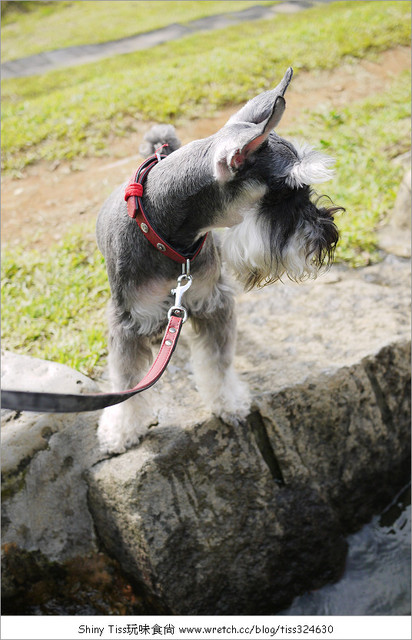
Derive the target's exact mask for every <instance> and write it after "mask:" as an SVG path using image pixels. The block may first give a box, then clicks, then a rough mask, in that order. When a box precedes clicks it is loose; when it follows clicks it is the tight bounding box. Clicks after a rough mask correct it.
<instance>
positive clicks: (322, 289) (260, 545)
mask: <svg viewBox="0 0 412 640" xmlns="http://www.w3.org/2000/svg"><path fill="white" fill-rule="evenodd" d="M409 273H410V269H409V264H408V263H407V262H406V261H404V260H400V259H397V258H394V257H392V256H389V257H387V258H386V260H385V261H384V262H383V263H381V264H380V265H376V266H374V267H369V268H366V269H362V270H359V271H350V270H347V269H344V268H339V267H336V268H335V269H333V270H332V271H331V272H330V273H329V274H328V275H327V276H326V277H325V278H324V279H323V280H322V279H320V280H319V281H317V282H315V283H310V284H309V283H308V284H307V285H304V286H296V285H292V284H290V285H285V286H281V285H280V286H278V287H268V288H266V289H263V290H262V291H257V292H254V293H253V294H247V295H241V296H240V297H239V304H238V306H239V339H238V349H237V357H236V361H237V362H236V363H237V368H238V370H240V372H241V374H242V375H243V376H244V377H245V378H246V379H247V380H248V382H249V383H250V384H251V386H252V389H253V395H254V402H255V410H254V412H253V414H252V415H251V416H250V417H249V421H248V424H247V425H246V426H244V427H243V428H242V429H240V430H233V429H231V428H230V427H227V426H226V425H224V424H222V423H220V422H218V421H215V420H209V419H208V416H207V414H206V412H205V410H204V409H202V408H201V407H200V408H199V409H198V410H197V413H196V408H197V402H198V400H196V395H195V389H194V384H193V380H192V377H191V373H190V365H188V363H187V350H186V349H187V347H186V344H185V339H184V338H183V340H182V344H181V345H180V346H179V347H178V349H179V352H178V353H176V357H175V358H174V360H173V364H172V368H171V369H170V370H169V371H168V373H167V374H166V378H165V380H164V381H163V383H162V384H159V386H158V387H157V389H156V393H157V398H158V402H157V404H158V407H159V408H160V409H159V412H158V420H159V426H158V427H157V428H154V429H153V430H152V432H151V433H150V434H149V436H148V438H147V439H146V440H145V441H144V443H143V444H142V446H140V447H139V448H137V449H135V450H133V451H130V452H128V453H127V454H125V455H123V456H120V457H117V458H112V459H111V460H106V461H103V462H101V463H98V464H97V465H95V467H94V468H93V469H92V470H91V472H90V477H89V483H90V495H89V500H90V506H91V509H92V512H93V516H94V519H95V522H96V527H97V530H98V531H99V535H100V536H101V538H102V540H103V542H104V544H105V546H106V547H107V548H108V549H109V551H110V553H111V554H113V555H115V556H116V557H117V558H118V560H119V561H120V562H121V564H122V565H123V567H124V569H125V570H128V571H131V572H132V574H133V575H134V577H135V578H136V579H138V580H139V581H140V582H142V583H143V584H144V585H145V587H146V589H148V590H149V591H150V592H151V593H153V594H155V595H156V596H157V597H159V598H160V599H161V600H162V601H163V602H164V603H165V604H166V605H167V606H168V607H169V609H170V611H172V612H173V613H175V614H188V613H191V614H217V613H221V614H224V613H231V614H244V613H251V614H256V613H268V612H272V613H273V612H274V611H276V610H278V609H280V608H282V607H284V606H285V605H286V604H287V603H288V602H289V601H290V599H291V598H292V597H293V596H294V595H295V594H296V593H299V592H301V591H303V590H305V589H308V588H317V587H319V586H320V585H321V584H322V583H324V582H325V581H328V580H332V579H336V578H337V576H338V575H339V572H340V571H341V570H342V566H343V559H344V550H345V546H344V541H343V539H342V535H343V534H345V533H348V532H350V531H353V530H355V529H356V528H358V527H359V526H361V524H362V523H365V522H366V521H368V519H370V517H371V516H372V514H373V513H375V512H376V510H378V509H379V508H382V507H383V506H384V505H385V503H386V502H387V500H388V499H389V498H390V497H391V496H392V495H393V494H394V492H395V491H396V490H397V489H398V488H399V487H400V486H401V485H402V484H403V483H404V482H405V481H407V478H408V476H409V424H410V405H409V398H410V392H409V385H410V364H409V361H410V357H409V353H410V344H409V299H410V298H409V296H410V294H409ZM185 334H187V330H186V327H185ZM177 406H178V408H177ZM194 415H196V418H197V419H196V422H197V424H195V425H194V424H193V423H194ZM320 523H322V524H321V526H320Z"/></svg>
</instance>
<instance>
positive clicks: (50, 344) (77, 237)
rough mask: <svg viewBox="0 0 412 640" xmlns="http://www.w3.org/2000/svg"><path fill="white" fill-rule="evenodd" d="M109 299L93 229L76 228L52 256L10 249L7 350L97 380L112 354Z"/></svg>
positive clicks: (5, 265) (5, 262)
mask: <svg viewBox="0 0 412 640" xmlns="http://www.w3.org/2000/svg"><path fill="white" fill-rule="evenodd" d="M109 296H110V294H109V286H108V283H107V277H106V272H105V269H104V265H103V258H102V256H101V254H100V253H99V251H98V250H97V248H96V241H95V239H94V230H93V229H92V228H91V227H90V226H89V227H83V228H76V229H74V230H73V231H71V232H70V234H68V235H67V236H66V238H65V239H64V240H63V241H62V242H60V243H59V244H58V245H56V246H54V247H51V248H50V250H49V251H47V252H39V251H33V250H31V251H30V250H24V249H22V248H21V249H20V250H19V249H16V247H13V250H12V251H8V250H7V249H5V250H4V251H3V256H2V306H3V309H2V311H3V313H2V340H3V348H6V349H10V350H12V351H14V352H17V353H22V354H29V355H32V356H37V357H41V358H45V359H47V360H54V361H55V362H62V363H64V364H67V365H69V366H71V367H74V368H75V369H77V370H78V371H81V372H82V373H85V374H86V375H90V374H92V373H93V374H94V375H96V374H97V373H99V372H100V371H101V366H102V363H104V356H105V354H106V346H107V336H106V323H105V304H106V302H107V300H108V299H109Z"/></svg>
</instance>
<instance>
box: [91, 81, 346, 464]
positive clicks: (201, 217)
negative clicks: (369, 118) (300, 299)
mask: <svg viewBox="0 0 412 640" xmlns="http://www.w3.org/2000/svg"><path fill="white" fill-rule="evenodd" d="M292 73H293V71H292V69H291V68H290V69H288V70H287V72H286V74H285V76H284V78H283V80H282V81H281V83H280V84H279V85H278V86H277V87H276V88H275V89H273V90H271V91H267V92H265V93H262V94H260V95H258V96H256V97H255V98H253V99H252V100H250V101H249V102H248V103H247V104H246V105H245V106H244V107H243V108H242V109H240V111H238V112H237V113H235V114H234V115H233V116H232V117H231V118H230V119H229V121H228V122H227V123H226V124H225V126H224V127H223V128H222V129H220V131H218V132H217V133H215V134H214V135H212V136H210V137H209V138H205V139H203V140H196V141H194V142H191V143H189V144H187V145H185V146H183V147H180V148H179V146H180V143H179V141H178V139H177V138H176V134H175V130H174V128H173V127H172V126H170V125H157V126H155V127H153V128H152V130H151V131H150V132H149V134H148V135H147V136H146V152H147V154H148V155H149V154H150V153H153V152H154V150H155V149H156V148H157V147H159V146H160V145H162V144H164V143H168V145H169V146H168V147H167V148H166V150H165V153H167V154H169V155H167V157H166V158H165V159H163V160H162V161H161V162H159V163H158V164H156V166H154V168H153V169H152V170H151V171H150V173H149V174H148V176H147V179H146V182H145V188H144V195H143V202H144V206H145V211H146V212H147V216H148V218H150V222H151V223H152V224H153V226H154V227H155V228H156V229H157V230H159V233H160V234H161V235H162V237H163V238H165V239H166V240H167V242H168V243H169V244H170V245H172V246H173V247H175V246H176V247H180V249H181V250H182V252H184V249H185V248H186V247H191V246H192V245H193V244H194V243H195V242H196V240H197V239H198V238H199V237H201V236H202V235H203V234H205V233H206V232H207V231H211V230H213V229H216V228H219V227H220V228H221V227H225V228H226V231H225V234H224V235H223V241H222V242H221V241H220V234H214V233H209V234H208V236H207V239H206V242H205V244H204V246H203V248H202V251H201V252H200V254H199V255H198V256H197V257H196V259H195V260H194V261H193V263H192V265H191V273H192V275H193V286H192V287H191V289H190V290H189V291H188V292H187V294H186V297H185V300H184V306H185V307H186V308H187V311H188V315H189V318H190V321H191V324H192V327H193V329H194V331H193V332H192V334H193V338H192V344H191V352H192V364H193V369H194V373H195V379H196V383H197V386H198V389H199V392H200V394H201V396H202V398H203V400H204V402H205V403H206V405H207V406H208V407H209V408H210V410H211V411H212V412H213V413H214V414H215V415H217V416H219V417H221V418H222V420H224V421H225V422H229V423H232V424H236V423H238V422H239V421H241V420H244V419H245V417H246V416H247V415H248V413H249V411H250V396H249V392H248V389H247V385H246V384H245V383H244V382H242V381H241V380H240V379H239V378H238V376H237V375H236V373H235V371H234V368H233V356H234V351H235V340H236V317H235V308H234V307H235V305H234V293H233V287H232V285H231V283H230V280H229V279H228V276H227V275H226V274H225V272H223V271H222V265H223V261H225V262H226V263H227V264H228V265H229V266H230V267H231V268H232V270H233V271H234V273H235V275H236V277H237V278H238V280H240V281H241V283H242V284H243V285H244V287H245V288H246V289H251V288H252V287H254V286H262V285H265V284H268V283H272V282H275V281H276V280H279V279H280V278H281V277H282V276H283V275H286V276H288V277H289V278H291V279H293V280H295V281H301V280H303V279H304V278H307V277H315V276H316V274H317V272H318V271H319V269H320V268H321V267H322V266H323V265H327V264H328V263H329V262H330V260H331V258H332V255H333V251H334V248H335V246H336V243H337V241H338V231H337V228H336V226H335V224H334V221H333V215H334V213H336V211H338V210H340V209H341V208H340V207H334V206H332V205H331V203H330V202H329V205H330V206H322V205H321V204H320V202H319V200H315V199H314V194H313V191H312V189H311V187H310V186H309V185H311V184H313V183H316V182H324V181H325V180H327V179H329V178H330V177H331V176H332V173H333V171H332V169H331V168H330V167H331V164H333V160H332V159H331V158H329V157H328V156H325V155H323V154H321V153H320V152H318V151H315V150H314V149H313V148H312V147H309V146H308V145H297V144H296V143H295V144H291V143H290V142H288V141H286V140H284V139H283V138H281V137H279V136H278V135H277V134H276V133H275V132H274V131H273V129H274V127H276V125H277V124H278V123H279V121H280V119H281V117H282V114H283V112H284V109H285V100H284V94H285V91H286V89H287V87H288V85H289V83H290V80H291V78H292ZM124 188H125V185H122V186H121V187H119V188H118V189H117V190H116V191H115V192H114V193H113V194H112V195H111V196H110V197H109V198H108V200H107V201H106V202H105V203H104V205H103V208H102V210H101V212H100V214H99V217H98V221H97V240H98V245H99V248H100V250H101V251H102V253H103V255H104V257H105V260H106V267H107V272H108V276H109V282H110V288H111V294H112V297H111V301H110V306H109V329H110V333H109V372H110V379H111V385H112V390H113V391H120V390H123V389H127V388H129V387H133V386H134V385H135V384H136V383H137V382H138V381H139V380H140V379H141V378H142V376H143V374H144V373H145V372H146V371H147V368H148V363H149V361H150V358H151V348H150V344H151V340H152V339H153V338H157V337H158V335H159V332H160V331H161V330H163V329H164V328H165V326H166V322H167V311H168V309H169V307H170V306H172V304H173V298H172V297H171V294H170V290H171V288H172V287H173V286H174V285H175V282H176V278H177V276H178V275H179V273H180V269H179V265H178V264H177V263H176V262H174V261H173V260H170V259H169V258H168V257H166V256H165V255H163V254H162V253H161V252H159V251H156V249H155V248H154V247H153V246H152V245H151V244H150V243H149V242H148V241H147V238H145V237H144V234H143V233H142V232H141V231H140V229H139V228H138V225H137V224H136V221H135V220H133V219H131V218H130V217H129V216H128V214H127V209H126V203H125V201H124ZM217 235H219V237H216V236H217ZM150 396H151V392H150V391H146V392H144V393H143V394H141V395H137V396H134V397H133V398H131V399H129V400H127V401H126V402H124V403H122V404H118V405H115V406H113V407H108V408H107V409H105V410H104V411H103V413H102V416H101V419H100V424H99V429H98V438H99V442H100V445H101V448H102V449H103V450H105V451H107V452H112V453H120V452H123V451H125V450H126V449H127V448H129V447H130V446H132V445H134V444H137V443H138V442H139V440H140V438H141V437H142V435H143V433H144V432H145V431H146V429H147V428H148V426H150V424H153V423H154V422H155V415H154V410H153V406H152V401H151V400H150Z"/></svg>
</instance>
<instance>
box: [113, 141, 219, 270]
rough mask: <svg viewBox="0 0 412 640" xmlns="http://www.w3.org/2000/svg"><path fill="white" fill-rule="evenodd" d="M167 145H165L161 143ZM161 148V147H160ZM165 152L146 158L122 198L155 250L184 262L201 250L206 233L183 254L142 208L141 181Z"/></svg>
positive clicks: (191, 258)
mask: <svg viewBox="0 0 412 640" xmlns="http://www.w3.org/2000/svg"><path fill="white" fill-rule="evenodd" d="M163 146H167V145H163ZM162 148H163V147H162ZM165 157H166V155H165V154H161V153H159V152H156V153H155V154H154V155H153V156H150V158H147V160H145V161H144V162H143V163H142V164H141V165H140V167H139V168H138V170H137V171H136V173H135V174H134V175H133V177H132V178H131V180H130V182H129V184H128V185H127V187H126V190H125V194H124V199H125V200H126V202H127V213H128V215H129V216H130V218H134V219H135V220H136V222H137V226H138V227H139V229H140V231H141V232H142V233H143V235H144V236H145V237H146V238H147V240H148V241H149V242H150V243H151V244H152V245H153V246H154V248H155V249H156V251H159V252H160V253H163V254H164V255H165V256H167V257H168V258H170V259H171V260H174V261H175V262H178V263H179V264H186V262H187V260H194V259H195V258H196V256H197V255H198V254H199V253H200V251H201V250H202V247H203V245H204V243H205V240H206V237H207V233H206V234H205V235H204V236H202V237H201V238H200V239H199V240H198V241H197V242H195V244H194V245H192V246H191V247H190V248H189V249H188V250H187V251H186V252H185V253H184V254H183V253H180V251H177V249H174V248H173V247H172V246H171V245H170V244H169V243H168V242H167V241H166V240H165V239H164V238H162V237H161V235H160V234H159V233H158V232H157V231H156V230H155V229H154V227H153V226H152V225H151V224H150V222H149V220H148V218H147V215H146V213H145V211H144V208H143V203H142V196H143V183H144V181H145V179H146V177H147V174H148V173H149V171H150V169H152V168H153V167H154V166H155V165H156V164H157V163H158V162H160V160H162V159H163V158H165Z"/></svg>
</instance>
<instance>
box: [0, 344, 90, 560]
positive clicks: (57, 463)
mask: <svg viewBox="0 0 412 640" xmlns="http://www.w3.org/2000/svg"><path fill="white" fill-rule="evenodd" d="M2 386H3V387H4V388H9V389H13V388H20V389H31V390H37V391H50V390H53V391H56V392H57V391H59V392H66V393H81V392H83V391H84V392H93V391H97V390H98V388H97V385H96V384H95V383H94V382H92V381H91V380H90V379H89V378H87V377H86V376H83V375H82V374H80V373H78V372H77V371H73V370H72V369H70V368H69V367H66V366H64V365H60V364H55V363H52V362H47V361H43V360H39V359H37V358H30V357H29V356H17V355H15V354H12V353H7V352H6V353H5V354H3V357H2ZM96 426H97V415H96V413H88V414H70V415H65V414H58V415H53V414H38V413H16V412H14V411H8V410H3V411H2V427H1V439H2V542H3V544H5V543H13V544H16V545H17V546H18V547H20V548H23V549H27V550H30V551H31V550H40V551H41V552H42V553H44V554H45V555H46V556H47V557H48V558H49V559H50V560H59V561H62V560H64V559H66V558H70V557H74V556H76V555H82V554H86V553H88V552H90V551H94V550H96V549H97V546H96V537H95V532H94V526H93V520H92V518H91V515H90V512H89V509H88V505H87V484H86V482H85V479H84V472H85V470H86V469H89V468H90V466H92V465H93V464H94V463H95V462H96V461H97V460H98V459H99V458H100V456H99V452H98V443H97V438H96Z"/></svg>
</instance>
